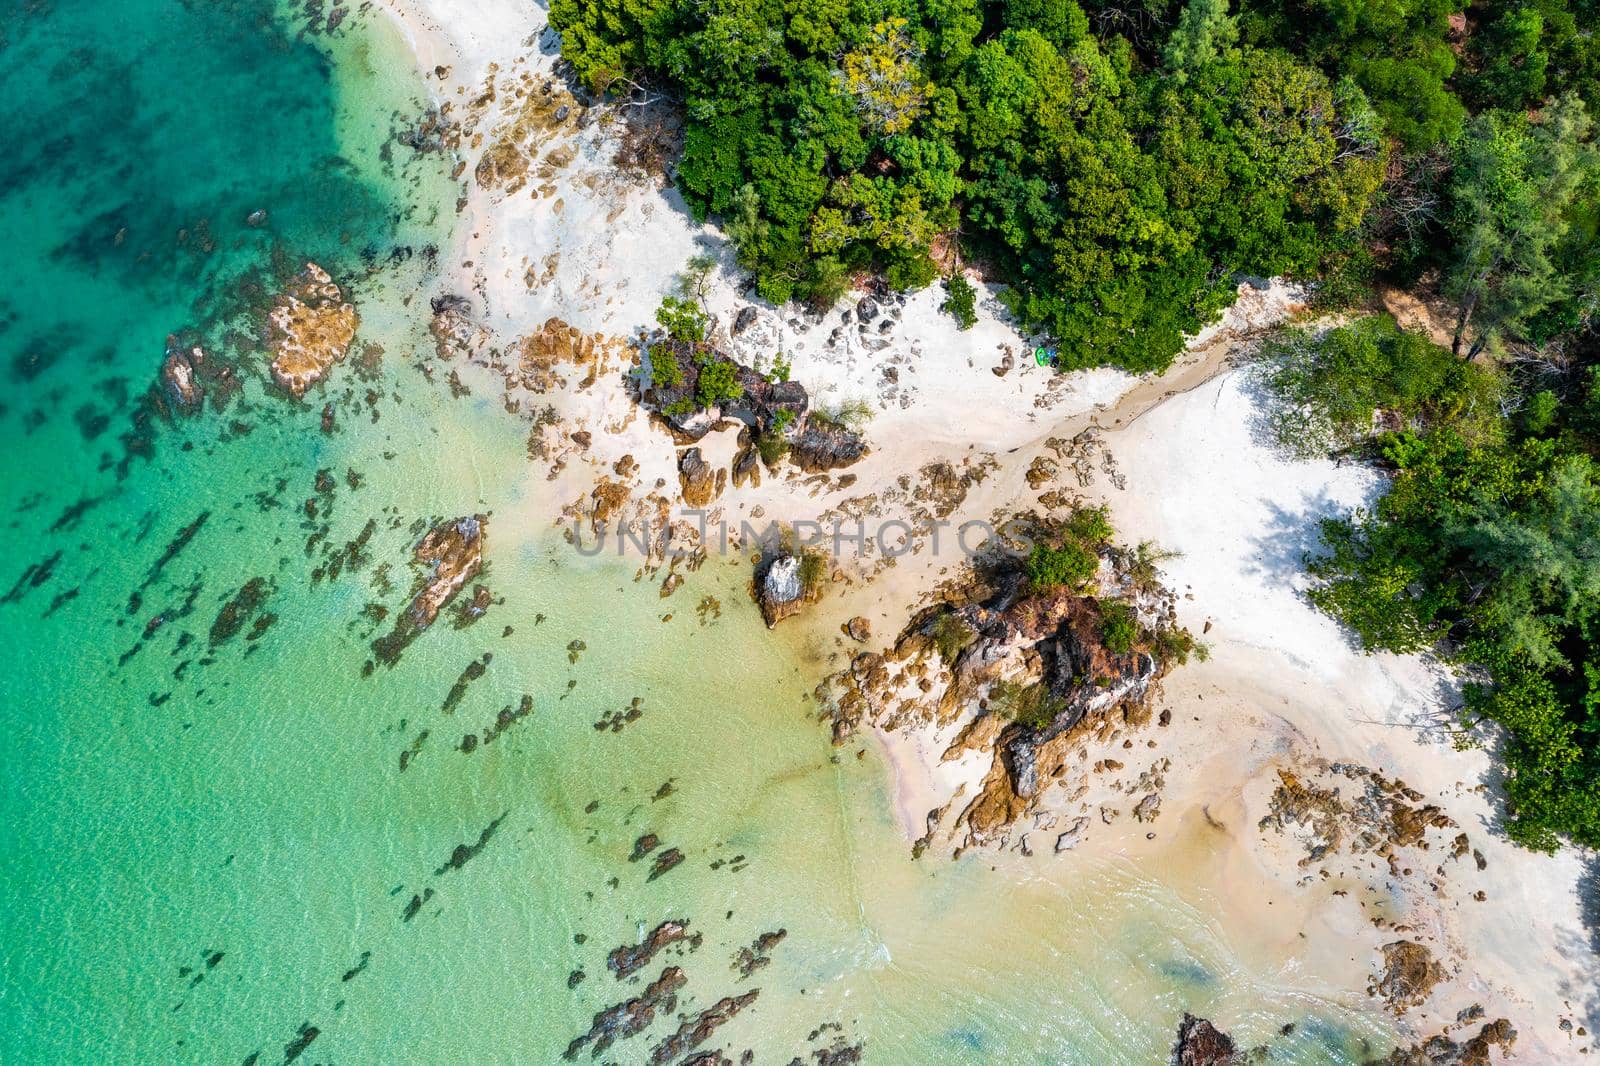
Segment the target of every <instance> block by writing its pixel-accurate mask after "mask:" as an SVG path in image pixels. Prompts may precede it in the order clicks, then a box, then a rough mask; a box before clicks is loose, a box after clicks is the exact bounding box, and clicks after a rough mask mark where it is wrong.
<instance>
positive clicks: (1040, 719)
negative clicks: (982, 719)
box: [989, 681, 1067, 729]
mask: <svg viewBox="0 0 1600 1066" xmlns="http://www.w3.org/2000/svg"><path fill="white" fill-rule="evenodd" d="M1066 708H1067V701H1066V700H1064V699H1062V698H1061V697H1059V696H1055V695H1052V694H1051V692H1050V690H1049V689H1048V688H1046V687H1045V684H1044V682H1042V681H1035V682H1033V683H1032V684H1023V683H1022V682H1020V681H996V682H995V683H994V684H993V685H991V686H990V688H989V710H990V712H991V713H993V714H998V715H999V716H1000V717H1002V718H1008V719H1010V720H1011V721H1013V722H1017V723H1020V724H1021V725H1025V726H1027V727H1028V728H1030V729H1044V728H1046V727H1048V726H1049V725H1050V723H1052V722H1054V721H1055V720H1056V716H1057V715H1059V714H1060V713H1061V712H1062V711H1064V710H1066Z"/></svg>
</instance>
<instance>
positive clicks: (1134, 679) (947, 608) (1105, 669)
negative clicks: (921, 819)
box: [817, 548, 1193, 851]
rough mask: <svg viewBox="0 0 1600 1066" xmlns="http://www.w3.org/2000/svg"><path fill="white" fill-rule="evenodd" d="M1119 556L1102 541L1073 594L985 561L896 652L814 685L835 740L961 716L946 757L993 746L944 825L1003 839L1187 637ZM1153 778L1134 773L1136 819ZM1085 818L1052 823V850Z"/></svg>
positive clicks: (1139, 696) (1018, 566) (1152, 802)
mask: <svg viewBox="0 0 1600 1066" xmlns="http://www.w3.org/2000/svg"><path fill="white" fill-rule="evenodd" d="M1122 558H1123V556H1122V555H1121V554H1119V553H1118V551H1117V550H1116V549H1112V548H1106V549H1104V551H1103V555H1102V559H1101V563H1102V565H1101V568H1100V573H1099V575H1097V576H1096V577H1095V578H1094V579H1093V580H1094V585H1093V586H1092V587H1091V588H1089V589H1086V590H1085V591H1082V592H1079V591H1074V590H1073V589H1071V588H1068V587H1065V586H1058V587H1054V588H1045V589H1035V588H1033V587H1031V586H1030V585H1029V584H1028V582H1027V579H1026V577H1025V575H1024V573H1023V567H1022V560H1021V559H1020V558H1015V557H1010V558H1001V559H994V560H991V561H989V562H988V563H986V564H984V566H983V572H982V573H981V574H980V575H978V576H976V577H975V578H974V579H973V580H972V581H971V582H970V583H969V584H968V585H967V586H966V587H965V588H961V587H954V588H950V589H949V590H948V591H947V593H946V594H947V595H948V596H950V597H951V598H950V600H949V601H948V602H946V603H942V604H937V605H934V606H932V607H929V608H927V609H925V610H923V611H922V612H920V613H919V614H918V615H917V616H916V617H914V618H913V619H912V620H911V622H910V623H909V624H908V625H907V626H906V627H905V628H904V629H903V630H902V631H901V633H900V635H899V637H898V638H897V639H896V640H895V643H894V645H893V646H892V648H890V649H889V650H887V651H886V652H884V653H883V654H875V653H872V652H867V651H863V652H861V653H859V654H857V655H856V656H855V657H854V659H853V660H852V662H851V664H850V666H849V667H848V668H847V669H845V670H843V671H841V672H839V673H837V674H835V675H833V676H832V677H830V678H829V679H828V680H827V681H825V682H824V683H823V685H822V686H820V687H819V689H818V692H817V695H818V698H819V699H820V700H821V701H822V702H823V704H824V705H825V706H826V707H827V708H828V710H829V712H830V713H831V715H832V718H833V732H834V742H835V743H842V742H843V741H844V740H845V739H846V738H848V737H849V736H851V735H852V734H853V733H854V732H855V731H856V730H857V729H858V728H859V727H860V725H861V724H862V723H863V722H865V721H871V722H872V723H874V724H875V725H877V726H878V727H880V728H883V729H890V730H893V729H899V728H904V727H913V728H927V727H932V728H940V727H945V726H950V725H954V724H957V723H960V728H959V729H958V730H957V732H956V735H955V738H954V739H953V740H952V741H951V742H950V743H949V745H948V749H947V751H946V752H945V758H946V759H951V758H958V757H960V756H962V755H965V754H967V753H970V752H985V753H988V754H989V755H990V765H989V769H988V771H987V773H986V774H985V775H984V777H983V779H982V781H981V783H980V785H979V787H978V790H977V793H976V795H974V796H972V798H970V799H969V800H968V802H967V804H966V806H965V807H964V808H963V809H961V811H960V813H959V814H958V815H957V818H956V821H955V823H954V824H955V826H957V827H959V826H964V827H965V829H966V836H965V841H964V844H963V845H962V846H966V845H998V844H1001V843H1003V842H1004V841H1006V840H1008V839H1009V835H1010V830H1011V826H1012V825H1013V823H1015V822H1016V821H1017V820H1018V819H1019V818H1021V817H1022V816H1023V815H1025V814H1028V813H1030V812H1036V811H1037V810H1038V805H1039V803H1040V802H1042V797H1043V796H1044V794H1045V792H1046V789H1047V788H1048V786H1050V785H1051V784H1053V783H1055V782H1057V781H1060V780H1062V779H1063V778H1064V777H1065V776H1067V775H1068V774H1069V773H1072V772H1076V771H1077V768H1078V767H1079V766H1080V761H1079V759H1078V758H1077V757H1076V756H1077V755H1078V754H1079V752H1078V750H1077V749H1078V748H1079V746H1080V745H1081V744H1082V743H1083V742H1084V741H1085V739H1086V738H1088V737H1091V736H1101V735H1104V734H1106V733H1108V732H1112V731H1115V730H1116V729H1119V728H1121V727H1123V726H1133V727H1136V726H1139V725H1141V724H1143V723H1144V722H1145V721H1147V720H1148V719H1149V718H1150V717H1151V713H1150V708H1149V699H1150V694H1151V691H1152V689H1153V687H1154V685H1155V683H1156V682H1157V680H1158V679H1159V677H1160V676H1161V674H1162V672H1163V670H1164V669H1165V667H1166V665H1167V663H1168V661H1169V660H1171V659H1173V658H1176V657H1178V656H1181V655H1182V654H1183V653H1184V652H1183V649H1185V648H1186V647H1188V646H1190V645H1191V644H1192V641H1193V638H1192V636H1190V635H1189V634H1187V632H1186V631H1183V630H1179V629H1177V628H1176V626H1175V622H1174V621H1173V615H1172V599H1173V597H1172V593H1171V592H1170V591H1167V590H1164V589H1160V588H1158V587H1152V586H1150V585H1149V584H1148V583H1145V584H1142V585H1141V584H1138V583H1135V582H1132V581H1131V579H1130V578H1128V577H1127V575H1125V574H1123V573H1122V571H1121V570H1120V569H1119V568H1120V567H1121V566H1122V563H1121V562H1120V560H1121V559H1122ZM1113 619H1127V620H1131V621H1133V623H1134V625H1133V630H1134V634H1133V636H1132V637H1131V638H1129V637H1124V638H1123V639H1122V640H1120V641H1116V642H1114V643H1115V644H1116V645H1117V646H1116V647H1113V642H1111V641H1110V640H1109V638H1108V636H1107V630H1108V621H1111V620H1113ZM1123 632H1126V629H1125V628H1124V630H1123ZM1163 649H1172V650H1170V651H1164V650H1163ZM1162 656H1166V658H1163V657H1162ZM1119 766H1120V764H1119ZM1161 787H1162V786H1161V781H1160V778H1159V774H1157V775H1156V776H1153V777H1152V778H1151V779H1150V780H1149V781H1148V782H1146V783H1141V785H1140V788H1139V791H1140V794H1141V796H1142V798H1141V799H1140V800H1139V802H1138V804H1137V806H1136V808H1135V810H1136V814H1135V816H1136V817H1137V818H1139V819H1140V820H1141V821H1145V822H1151V821H1154V820H1155V819H1156V818H1157V817H1158V816H1159V811H1160V806H1161V800H1160V795H1159V792H1160V789H1161ZM941 817H942V815H941ZM1050 824H1051V825H1053V824H1055V823H1054V822H1053V821H1052V822H1051V823H1050ZM1041 827H1042V828H1047V826H1041ZM1086 827H1087V822H1085V823H1083V824H1081V825H1079V824H1075V825H1073V826H1072V827H1070V828H1068V829H1067V830H1066V831H1065V832H1061V833H1059V835H1058V836H1057V838H1056V840H1057V850H1059V851H1067V850H1070V849H1071V848H1073V847H1074V846H1076V845H1077V843H1078V842H1079V841H1080V840H1081V839H1082V837H1083V834H1084V831H1085V829H1086ZM931 833H932V828H931V827H930V839H931Z"/></svg>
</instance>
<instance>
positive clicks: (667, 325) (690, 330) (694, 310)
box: [656, 296, 711, 344]
mask: <svg viewBox="0 0 1600 1066" xmlns="http://www.w3.org/2000/svg"><path fill="white" fill-rule="evenodd" d="M656 321H657V322H659V323H661V328H662V329H665V330H666V331H667V336H669V337H671V338H672V339H673V340H675V341H682V342H683V343H685V344H699V343H700V342H701V341H703V340H705V339H706V326H707V325H708V324H709V323H710V321H711V320H710V319H709V318H708V317H707V316H706V313H705V312H704V311H702V310H701V309H700V306H699V305H698V304H696V303H695V302H694V301H693V300H685V299H679V298H678V297H676V296H665V297H662V300H661V306H660V307H658V308H656Z"/></svg>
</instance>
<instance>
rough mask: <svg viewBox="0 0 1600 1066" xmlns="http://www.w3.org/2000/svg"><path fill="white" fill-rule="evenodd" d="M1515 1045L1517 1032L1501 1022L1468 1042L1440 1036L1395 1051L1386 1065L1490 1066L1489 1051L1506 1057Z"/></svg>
mask: <svg viewBox="0 0 1600 1066" xmlns="http://www.w3.org/2000/svg"><path fill="white" fill-rule="evenodd" d="M1516 1042H1517V1031H1516V1029H1515V1028H1513V1027H1512V1025H1511V1023H1510V1022H1509V1021H1507V1020H1506V1019H1504V1018H1499V1019H1497V1020H1495V1021H1492V1022H1488V1023H1487V1024H1485V1025H1484V1026H1483V1028H1481V1029H1479V1030H1478V1031H1477V1033H1476V1034H1474V1035H1473V1036H1471V1037H1469V1038H1467V1039H1466V1040H1462V1041H1457V1040H1455V1039H1453V1038H1451V1036H1450V1035H1449V1034H1448V1033H1439V1034H1438V1035H1436V1036H1432V1037H1429V1038H1428V1039H1427V1040H1425V1041H1423V1042H1422V1043H1420V1044H1412V1045H1410V1046H1408V1047H1400V1048H1395V1049H1394V1050H1393V1051H1392V1052H1390V1053H1389V1058H1388V1059H1387V1060H1385V1061H1386V1063H1387V1066H1490V1064H1491V1061H1492V1060H1491V1059H1490V1056H1489V1049H1490V1048H1496V1047H1497V1048H1499V1049H1500V1050H1501V1052H1502V1053H1506V1052H1509V1051H1510V1050H1511V1047H1512V1045H1513V1044H1515V1043H1516Z"/></svg>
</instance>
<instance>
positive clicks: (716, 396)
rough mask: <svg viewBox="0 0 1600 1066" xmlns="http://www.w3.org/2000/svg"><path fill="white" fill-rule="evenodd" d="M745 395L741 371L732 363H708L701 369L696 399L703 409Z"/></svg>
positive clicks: (696, 388) (696, 387)
mask: <svg viewBox="0 0 1600 1066" xmlns="http://www.w3.org/2000/svg"><path fill="white" fill-rule="evenodd" d="M743 395H744V386H743V385H740V384H739V371H738V369H737V368H736V367H735V366H734V364H732V363H726V362H720V361H718V362H708V363H706V364H705V365H704V366H702V367H701V368H700V380H699V382H698V383H697V384H696V386H695V399H697V400H699V401H700V406H701V407H710V406H712V405H713V404H719V403H722V402H724V401H726V400H737V399H738V398H739V397H741V396H743Z"/></svg>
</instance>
